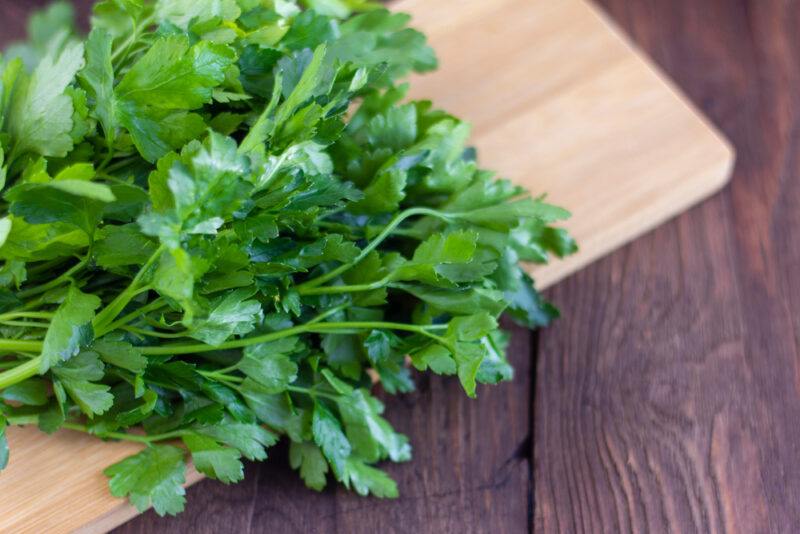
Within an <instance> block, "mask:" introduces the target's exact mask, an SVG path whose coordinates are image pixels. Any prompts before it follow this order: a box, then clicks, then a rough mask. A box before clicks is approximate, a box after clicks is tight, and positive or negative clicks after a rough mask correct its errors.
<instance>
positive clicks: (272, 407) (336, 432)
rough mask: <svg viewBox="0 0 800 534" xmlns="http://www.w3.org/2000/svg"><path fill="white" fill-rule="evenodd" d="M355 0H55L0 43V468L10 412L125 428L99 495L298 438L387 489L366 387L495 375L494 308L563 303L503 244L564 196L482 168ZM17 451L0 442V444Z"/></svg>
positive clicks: (548, 239) (411, 36)
mask: <svg viewBox="0 0 800 534" xmlns="http://www.w3.org/2000/svg"><path fill="white" fill-rule="evenodd" d="M408 21H409V19H408V17H407V16H406V15H402V14H395V13H390V12H389V11H386V10H385V9H382V8H381V7H379V6H377V5H375V4H373V3H372V2H369V1H367V0H313V1H312V0H305V1H302V2H301V3H300V4H299V5H298V4H297V3H295V2H294V1H292V0H275V1H274V2H260V1H253V0H199V1H196V0H192V1H187V0H158V1H156V2H151V1H146V0H104V1H102V2H99V3H98V4H97V5H96V6H95V8H94V12H93V16H92V30H91V32H90V33H89V34H88V36H86V38H85V39H84V38H83V37H82V36H79V35H78V34H76V30H75V24H74V21H73V17H72V13H71V8H70V7H69V5H68V4H66V3H64V2H61V3H57V4H55V5H53V6H52V7H50V8H49V9H48V10H46V11H44V12H42V13H40V14H37V15H36V16H34V17H33V18H32V19H31V22H30V40H29V41H28V42H27V43H20V44H17V45H14V46H12V47H11V48H10V49H9V50H8V51H7V53H6V55H5V57H4V58H2V59H1V60H0V65H2V66H1V67H0V68H1V69H2V76H1V77H0V78H1V79H0V82H1V83H0V130H2V132H1V133H2V135H0V189H2V217H1V218H0V260H2V262H3V264H2V267H0V336H1V337H0V349H2V356H0V468H2V467H4V466H5V464H6V463H7V462H8V460H9V457H10V456H11V461H13V454H11V455H9V450H8V443H7V440H6V438H5V431H6V428H7V427H8V426H9V425H14V424H17V425H19V424H38V425H39V427H40V428H41V429H42V430H43V431H45V432H53V431H55V430H57V429H59V428H66V429H71V430H75V431H82V432H88V433H90V434H94V435H96V436H98V437H99V438H103V439H114V440H128V441H133V442H137V443H141V444H142V445H143V448H142V450H141V452H139V453H138V454H136V455H134V456H132V457H130V458H127V459H125V460H123V461H121V462H119V463H117V464H115V465H113V466H110V467H108V468H107V469H106V471H105V473H106V474H107V475H108V477H109V479H110V489H111V492H112V493H113V494H114V495H117V496H124V497H128V498H129V499H130V501H131V502H132V503H133V504H134V505H135V506H137V507H138V508H139V509H140V510H141V509H144V508H147V507H149V506H152V507H153V508H155V510H156V512H158V513H159V514H174V513H178V512H180V511H181V510H182V509H183V507H184V490H183V488H182V484H183V483H184V471H185V467H186V464H187V462H188V461H189V460H191V461H192V462H193V463H194V465H195V466H196V467H197V469H198V470H200V471H201V472H202V473H204V474H205V475H207V476H209V477H212V478H216V479H218V480H220V481H222V482H225V483H232V482H237V481H239V480H241V479H242V477H243V476H244V475H243V473H244V471H243V464H242V458H245V459H248V460H263V459H264V458H266V457H267V454H268V450H269V448H270V447H271V446H273V445H274V444H275V443H276V442H277V441H278V440H279V439H287V440H288V441H289V442H290V446H289V461H290V463H291V465H292V467H294V468H295V469H297V470H298V471H299V474H300V476H301V477H302V478H303V480H304V481H305V482H306V484H307V485H308V486H309V487H310V488H313V489H315V490H321V489H322V488H324V487H325V485H326V483H327V481H328V479H329V478H331V477H332V478H334V479H336V480H337V481H339V482H341V483H342V484H344V485H345V486H347V487H348V488H352V489H353V490H355V491H356V492H358V493H359V494H362V495H366V494H372V495H375V496H378V497H394V496H396V495H397V492H398V491H397V486H396V484H395V483H394V481H392V480H391V478H389V476H388V475H387V474H386V473H384V472H383V471H381V470H380V469H378V468H377V467H375V465H376V464H377V463H379V462H382V461H386V460H389V461H393V462H404V461H407V460H409V459H410V458H411V445H410V444H409V442H408V439H407V438H406V437H405V436H403V435H402V434H399V433H397V432H395V430H394V429H393V428H392V426H391V425H390V423H389V421H388V420H387V419H386V418H385V417H384V405H383V403H382V402H381V401H379V400H378V399H377V398H376V397H375V396H374V395H373V393H372V391H373V390H374V389H377V388H382V389H383V390H384V391H385V392H386V393H389V394H394V393H402V392H408V391H411V390H413V388H414V377H413V374H412V372H411V367H412V366H413V367H414V368H416V369H417V370H418V371H431V372H434V373H438V374H443V375H454V376H456V377H457V378H458V380H459V381H460V382H461V384H462V386H463V388H464V390H465V392H466V394H467V395H470V396H475V395H476V391H477V384H478V383H489V384H493V383H496V382H499V381H503V380H510V379H511V377H512V376H513V370H512V368H511V366H510V365H509V364H508V361H507V360H506V356H505V351H506V345H507V341H508V336H507V335H506V334H504V333H503V332H501V331H500V330H498V323H497V318H498V317H499V316H500V315H501V314H502V313H504V312H505V313H508V314H509V315H510V316H511V317H513V318H514V319H515V320H517V321H518V322H519V323H521V324H523V325H527V326H529V327H539V326H544V325H546V324H547V323H548V322H549V321H550V320H552V319H553V318H554V317H555V316H556V314H557V312H556V310H555V309H554V308H553V307H552V306H550V305H549V304H548V303H547V302H545V301H544V300H543V299H542V298H541V296H540V295H539V293H538V292H537V291H536V290H535V289H534V286H533V282H532V280H531V279H530V278H529V277H528V276H527V275H526V274H525V272H524V271H523V270H522V269H521V268H520V266H519V262H520V261H531V262H540V263H544V262H546V261H548V259H549V257H550V256H551V255H556V256H564V255H567V254H570V253H572V252H574V251H575V249H576V247H575V243H574V242H573V241H572V239H571V238H570V236H569V235H568V234H567V233H566V232H565V231H563V230H561V229H558V228H556V227H554V226H553V223H556V222H558V221H560V220H563V219H565V218H566V217H567V216H568V213H567V212H566V211H564V210H563V209H561V208H557V207H554V206H551V205H549V204H547V203H545V202H544V200H543V199H542V198H531V197H530V196H529V195H528V193H527V192H526V191H524V190H523V189H521V188H519V187H517V186H514V185H512V184H511V183H509V182H508V181H505V180H498V179H495V178H494V176H493V175H492V174H491V173H490V172H487V171H485V170H482V169H480V167H478V165H477V163H476V161H475V152H474V151H473V150H471V149H469V148H467V147H466V145H465V143H466V142H467V139H468V137H469V126H468V125H467V124H466V123H464V122H462V121H460V120H459V119H457V118H455V117H453V116H451V115H448V114H447V113H445V112H442V111H438V110H436V109H434V108H433V107H432V105H431V103H429V102H407V101H406V99H405V94H406V89H407V86H406V85H403V84H400V83H398V80H400V79H401V78H402V77H404V76H405V75H407V74H408V73H409V72H411V71H417V72H424V71H428V70H431V69H433V68H435V66H436V60H435V56H434V54H433V51H432V50H431V49H430V48H429V47H428V46H427V44H426V42H425V38H424V36H423V35H422V34H420V33H418V32H417V31H415V30H413V29H410V28H409V27H408V26H407V24H408ZM12 452H13V451H12Z"/></svg>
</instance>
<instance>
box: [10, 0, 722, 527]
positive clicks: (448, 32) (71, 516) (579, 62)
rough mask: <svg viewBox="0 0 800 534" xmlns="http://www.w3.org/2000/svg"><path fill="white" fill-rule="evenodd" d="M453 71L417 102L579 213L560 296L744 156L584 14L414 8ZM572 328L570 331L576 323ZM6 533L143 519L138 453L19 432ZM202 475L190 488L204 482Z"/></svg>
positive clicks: (556, 268) (550, 276)
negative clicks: (109, 476) (129, 471)
mask: <svg viewBox="0 0 800 534" xmlns="http://www.w3.org/2000/svg"><path fill="white" fill-rule="evenodd" d="M393 7H394V8H395V9H399V10H404V11H408V12H411V13H412V14H413V15H414V17H415V21H414V24H415V26H417V27H419V28H420V29H422V30H424V31H425V32H426V33H428V35H429V36H430V39H431V41H432V44H433V45H434V47H435V48H436V49H437V52H438V53H439V57H440V58H441V70H440V71H439V72H437V73H435V74H432V75H427V76H424V77H419V78H417V79H415V80H414V82H413V91H412V94H413V96H414V97H418V98H431V99H433V100H435V102H436V104H437V106H439V107H442V108H444V109H447V110H448V111H451V112H453V113H455V114H457V115H459V116H462V117H465V118H467V119H468V120H470V121H471V122H472V123H473V124H474V142H475V144H476V145H477V147H478V149H479V155H480V158H481V162H482V164H483V166H485V167H487V168H493V169H496V170H498V171H500V174H501V175H503V176H508V177H511V178H512V179H514V180H515V181H517V182H519V183H521V184H524V185H525V186H527V187H528V188H529V189H530V190H531V191H532V192H533V193H534V194H540V193H544V192H547V193H548V198H549V199H550V200H551V201H552V202H554V203H556V204H559V205H563V206H566V207H568V208H569V209H570V210H571V211H572V213H573V218H572V219H571V220H570V221H569V222H568V223H567V224H566V226H567V227H568V228H569V229H570V230H571V231H572V233H573V234H574V235H575V237H576V238H577V239H578V241H579V243H580V246H581V252H580V253H579V254H577V255H576V256H573V257H571V258H569V259H567V260H564V261H557V262H555V263H553V264H552V265H550V266H547V267H539V268H534V269H533V270H532V272H533V274H534V276H535V277H536V279H537V281H538V283H539V285H540V286H542V287H545V286H547V285H549V284H552V283H554V282H556V281H557V280H559V279H561V278H563V277H564V276H566V275H568V274H569V273H571V272H573V271H575V270H576V269H579V268H580V267H582V266H584V265H586V264H587V263H589V262H591V261H593V260H595V259H597V258H598V257H600V256H602V255H604V254H606V253H608V252H610V251H611V250H613V249H614V248H616V247H618V246H620V245H622V244H623V243H625V242H627V241H630V240H631V239H633V238H634V237H636V236H638V235H640V234H642V233H644V232H646V231H647V230H649V229H651V228H653V227H654V226H656V225H658V224H659V223H661V222H662V221H664V220H666V219H668V218H670V217H672V216H674V215H675V214H677V213H679V212H681V211H683V210H685V209H686V208H688V207H689V206H691V205H693V204H695V203H697V202H698V201H700V200H701V199H703V198H704V197H706V196H708V195H709V194H711V193H713V192H714V191H716V190H717V189H719V188H720V187H721V186H722V185H723V184H724V183H725V182H726V181H727V179H728V177H729V174H730V171H731V167H732V165H733V160H734V156H733V151H732V150H731V148H730V146H729V144H728V143H727V141H725V140H724V139H723V138H722V137H721V136H720V134H719V133H717V132H716V130H714V128H713V127H712V126H711V125H710V124H709V123H708V122H707V121H706V120H705V119H704V118H703V117H701V116H700V115H699V114H698V113H697V112H696V111H695V110H694V109H693V108H692V106H691V105H690V104H689V103H688V102H687V101H686V99H685V98H684V97H682V96H681V95H680V93H679V92H678V91H677V90H676V89H675V88H674V86H673V85H672V84H671V83H670V82H669V81H668V80H666V79H665V78H664V76H663V75H662V74H660V73H659V72H658V70H657V69H656V68H655V67H654V66H653V65H652V64H651V63H650V62H649V61H647V60H646V59H644V58H642V57H641V56H640V55H639V54H638V53H637V52H636V50H634V48H633V47H632V46H631V45H630V43H629V42H627V40H626V39H625V38H624V37H622V36H621V34H620V33H619V31H618V30H616V29H615V28H614V27H613V26H612V25H611V24H610V23H609V21H608V20H606V19H605V18H604V16H603V15H602V14H601V13H599V12H598V11H597V10H596V9H595V8H594V7H592V6H590V5H587V4H586V3H584V2H583V1H582V0H491V1H486V0H437V1H431V0H403V1H401V2H398V3H395V4H394V6H393ZM565 320H569V318H568V317H567V318H566V319H565ZM9 440H10V445H11V451H12V452H11V462H10V465H9V467H8V468H7V469H6V470H5V471H3V472H2V474H1V475H0V532H13V533H15V534H16V533H25V532H31V533H42V532H47V533H49V534H54V533H60V532H70V531H75V530H78V531H81V532H104V531H106V530H109V529H111V528H113V527H114V526H116V525H118V524H120V523H122V522H124V521H125V520H127V519H129V518H131V517H133V516H134V515H135V514H136V512H135V510H133V509H132V508H131V507H129V506H128V505H126V504H125V503H124V502H123V501H121V500H118V499H114V498H113V497H111V496H110V495H109V494H108V490H107V485H106V479H105V477H104V476H103V475H102V469H103V468H104V467H106V466H108V465H110V464H112V463H114V462H116V461H118V460H119V459H121V458H123V457H125V456H127V455H129V454H131V453H133V452H136V451H137V450H138V449H139V447H138V446H136V445H131V444H127V443H102V442H100V441H99V440H97V439H94V438H90V437H87V436H85V435H82V434H78V433H74V432H69V431H63V432H60V433H58V434H56V435H54V436H45V435H43V434H41V433H39V432H38V431H36V430H34V429H27V428H25V429H21V428H14V429H11V430H10V432H9ZM199 478H200V477H199V475H197V473H196V472H192V473H190V474H189V476H188V479H189V482H190V483H191V482H194V481H197V480H199Z"/></svg>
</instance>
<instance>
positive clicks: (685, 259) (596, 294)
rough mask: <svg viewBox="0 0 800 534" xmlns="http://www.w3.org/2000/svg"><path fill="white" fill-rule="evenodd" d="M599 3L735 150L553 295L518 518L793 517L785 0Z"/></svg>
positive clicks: (661, 521) (797, 166) (563, 524)
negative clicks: (701, 183) (708, 191)
mask: <svg viewBox="0 0 800 534" xmlns="http://www.w3.org/2000/svg"><path fill="white" fill-rule="evenodd" d="M600 3H601V4H602V5H604V6H605V7H606V8H608V9H609V10H610V12H611V14H612V16H613V17H614V18H615V19H616V20H617V21H619V22H620V23H621V25H622V26H623V27H624V28H625V29H626V30H627V31H629V32H630V33H631V34H632V36H633V37H634V39H635V40H636V41H637V42H638V43H639V44H640V45H641V46H642V47H643V48H644V49H645V50H646V51H647V52H649V53H650V54H651V55H652V56H654V57H655V59H656V60H657V61H658V62H659V63H660V64H661V65H662V66H663V67H664V68H665V70H666V71H667V72H668V73H669V74H671V75H672V76H673V77H674V78H675V79H676V80H677V81H678V84H679V85H680V86H681V87H682V88H684V89H685V90H686V91H687V92H688V94H689V96H690V97H691V98H692V99H693V100H694V101H695V102H696V103H697V104H698V105H699V106H700V107H701V108H702V109H703V110H704V111H705V112H706V113H707V114H708V115H709V116H710V117H711V118H712V119H713V120H714V121H715V122H716V123H717V124H718V125H720V126H721V128H722V129H723V130H724V131H725V133H726V134H727V135H728V136H730V138H731V139H732V140H733V141H734V143H735V145H736V147H737V149H738V153H739V162H738V165H737V170H736V172H735V176H734V178H733V183H732V185H731V186H730V187H729V188H728V189H726V190H725V191H724V192H723V193H722V194H720V195H718V196H716V197H715V198H713V199H712V200H710V201H708V202H706V203H704V204H703V205H702V206H700V207H698V208H696V209H694V210H691V211H690V212H688V213H686V214H685V215H682V216H681V217H679V218H678V219H677V220H676V221H674V222H672V223H669V224H667V225H665V226H662V227H661V228H659V229H658V230H657V231H655V232H653V233H651V234H650V235H648V236H646V237H645V238H643V239H640V240H638V241H636V242H635V243H634V244H632V245H630V246H628V247H626V248H624V249H623V250H621V251H619V252H617V253H615V254H613V255H612V256H610V257H609V258H607V259H605V260H603V261H601V262H599V263H598V264H596V265H594V266H592V267H591V268H589V269H586V270H585V271H583V272H581V273H579V274H578V275H576V276H574V277H572V278H571V279H570V280H568V281H566V282H565V283H562V284H561V285H559V286H558V287H556V288H554V289H553V290H552V291H551V292H550V297H551V298H552V299H554V300H555V301H557V302H558V303H559V304H560V305H561V306H562V308H563V311H564V316H565V317H566V319H565V320H563V321H561V322H560V323H559V324H557V325H556V326H555V327H553V328H551V329H548V330H546V331H544V332H543V333H542V334H541V337H540V339H541V343H540V345H539V362H538V369H537V378H536V404H535V419H534V421H535V428H534V473H535V478H534V487H535V513H534V520H533V527H534V529H535V530H536V531H542V532H628V531H638V532H681V533H684V532H743V533H753V532H796V531H797V528H798V525H800V504H798V503H800V470H798V469H797V466H798V464H800V447H799V446H798V444H800V425H798V424H797V421H798V417H800V373H799V372H798V371H799V370H798V364H799V363H800V360H798V337H797V336H798V335H797V332H800V329H798V327H799V326H800V279H799V278H798V274H800V270H799V269H798V267H800V240H798V239H797V237H796V229H797V228H798V223H799V222H800V211H798V209H797V206H798V202H800V181H798V171H800V161H798V159H797V156H796V154H797V153H798V148H800V143H799V142H800V138H799V137H798V134H799V132H800V130H799V129H798V127H799V126H800V122H798V118H799V117H800V113H799V112H800V107H798V103H799V97H800V62H798V60H797V58H798V53H800V35H799V34H798V32H797V29H798V27H800V10H799V9H798V7H800V5H799V4H798V3H797V2H794V1H788V2H786V1H784V2H779V1H769V0H767V1H762V0H758V1H756V0H752V1H747V2H744V1H742V2H738V1H732V0H705V1H703V2H696V1H692V0H680V1H677V0H672V1H657V0H642V1H639V2H628V1H625V0H602V1H601V2H600ZM653 127H654V128H657V127H658V125H653Z"/></svg>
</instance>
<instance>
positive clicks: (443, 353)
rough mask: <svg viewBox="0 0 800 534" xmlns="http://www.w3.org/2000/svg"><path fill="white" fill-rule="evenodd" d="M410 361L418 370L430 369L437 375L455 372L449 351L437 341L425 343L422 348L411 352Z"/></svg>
mask: <svg viewBox="0 0 800 534" xmlns="http://www.w3.org/2000/svg"><path fill="white" fill-rule="evenodd" d="M411 361H412V363H413V364H414V367H416V368H417V369H419V370H420V371H427V370H428V369H430V370H431V371H433V372H434V373H436V374H437V375H454V374H456V369H457V368H456V362H455V360H454V359H453V357H452V355H451V354H450V351H449V350H447V348H445V347H444V346H442V345H439V344H437V343H432V344H430V345H427V346H426V347H424V348H423V349H422V350H420V351H418V352H415V353H414V354H412V355H411Z"/></svg>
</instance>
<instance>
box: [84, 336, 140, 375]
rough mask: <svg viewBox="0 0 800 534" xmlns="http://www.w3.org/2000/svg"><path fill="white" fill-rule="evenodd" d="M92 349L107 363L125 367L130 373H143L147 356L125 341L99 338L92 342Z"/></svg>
mask: <svg viewBox="0 0 800 534" xmlns="http://www.w3.org/2000/svg"><path fill="white" fill-rule="evenodd" d="M92 349H93V350H95V351H96V352H97V353H98V354H99V355H100V358H102V360H103V361H104V362H106V363H107V364H109V365H113V366H116V367H119V368H121V369H127V370H128V371H130V372H132V373H137V374H139V373H143V372H144V370H145V368H146V367H147V358H146V357H145V356H143V355H142V351H141V349H140V348H139V347H134V346H133V345H131V344H130V343H127V342H125V341H112V340H108V339H100V340H97V341H95V342H94V344H92Z"/></svg>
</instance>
